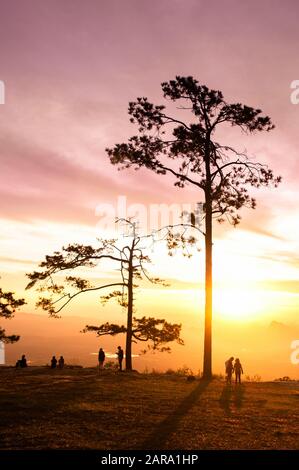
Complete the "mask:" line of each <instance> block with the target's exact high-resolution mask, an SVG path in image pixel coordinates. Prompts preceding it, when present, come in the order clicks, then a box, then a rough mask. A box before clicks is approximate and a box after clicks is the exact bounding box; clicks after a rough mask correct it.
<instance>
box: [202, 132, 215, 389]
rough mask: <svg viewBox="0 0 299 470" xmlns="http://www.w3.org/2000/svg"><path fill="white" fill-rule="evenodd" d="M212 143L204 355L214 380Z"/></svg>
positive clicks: (206, 372) (207, 154)
mask: <svg viewBox="0 0 299 470" xmlns="http://www.w3.org/2000/svg"><path fill="white" fill-rule="evenodd" d="M209 148H210V141H209V136H207V141H206V148H205V168H206V187H205V254H206V260H205V261H206V263H205V265H206V272H205V332H204V355H203V378H204V379H206V380H210V379H211V378H212V310H213V304H212V301H213V295H212V294H213V270H212V269H213V268H212V250H213V231H212V227H213V226H212V215H213V213H212V194H211V193H212V181H211V168H210V151H209Z"/></svg>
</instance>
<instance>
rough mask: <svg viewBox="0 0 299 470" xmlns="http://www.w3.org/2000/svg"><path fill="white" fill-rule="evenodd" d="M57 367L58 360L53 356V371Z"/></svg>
mask: <svg viewBox="0 0 299 470" xmlns="http://www.w3.org/2000/svg"><path fill="white" fill-rule="evenodd" d="M56 366H57V359H56V357H55V356H53V357H52V359H51V369H56Z"/></svg>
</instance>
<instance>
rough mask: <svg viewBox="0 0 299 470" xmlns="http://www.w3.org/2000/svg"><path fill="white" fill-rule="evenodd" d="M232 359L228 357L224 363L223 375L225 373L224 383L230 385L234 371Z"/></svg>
mask: <svg viewBox="0 0 299 470" xmlns="http://www.w3.org/2000/svg"><path fill="white" fill-rule="evenodd" d="M233 360H234V358H233V357H230V358H229V359H228V360H227V361H226V362H225V373H226V381H227V383H229V384H231V383H232V375H233V371H234V366H233Z"/></svg>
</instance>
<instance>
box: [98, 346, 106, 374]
mask: <svg viewBox="0 0 299 470" xmlns="http://www.w3.org/2000/svg"><path fill="white" fill-rule="evenodd" d="M104 361H105V352H104V351H103V349H102V348H100V350H99V370H102V369H104Z"/></svg>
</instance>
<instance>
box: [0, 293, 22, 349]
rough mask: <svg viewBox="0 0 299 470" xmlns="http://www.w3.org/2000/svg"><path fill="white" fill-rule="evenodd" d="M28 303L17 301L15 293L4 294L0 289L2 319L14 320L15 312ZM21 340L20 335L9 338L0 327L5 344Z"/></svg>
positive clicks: (0, 334) (0, 339) (1, 339)
mask: <svg viewBox="0 0 299 470" xmlns="http://www.w3.org/2000/svg"><path fill="white" fill-rule="evenodd" d="M25 303H26V302H25V300H24V299H16V298H15V297H14V292H3V290H2V289H1V287H0V317H4V318H7V319H10V318H13V316H14V313H15V311H16V310H17V309H18V308H20V307H22V305H24V304H25ZM19 339H20V336H18V335H10V336H7V335H6V333H5V330H3V329H2V328H1V327H0V341H3V342H4V343H15V342H16V341H18V340H19Z"/></svg>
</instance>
